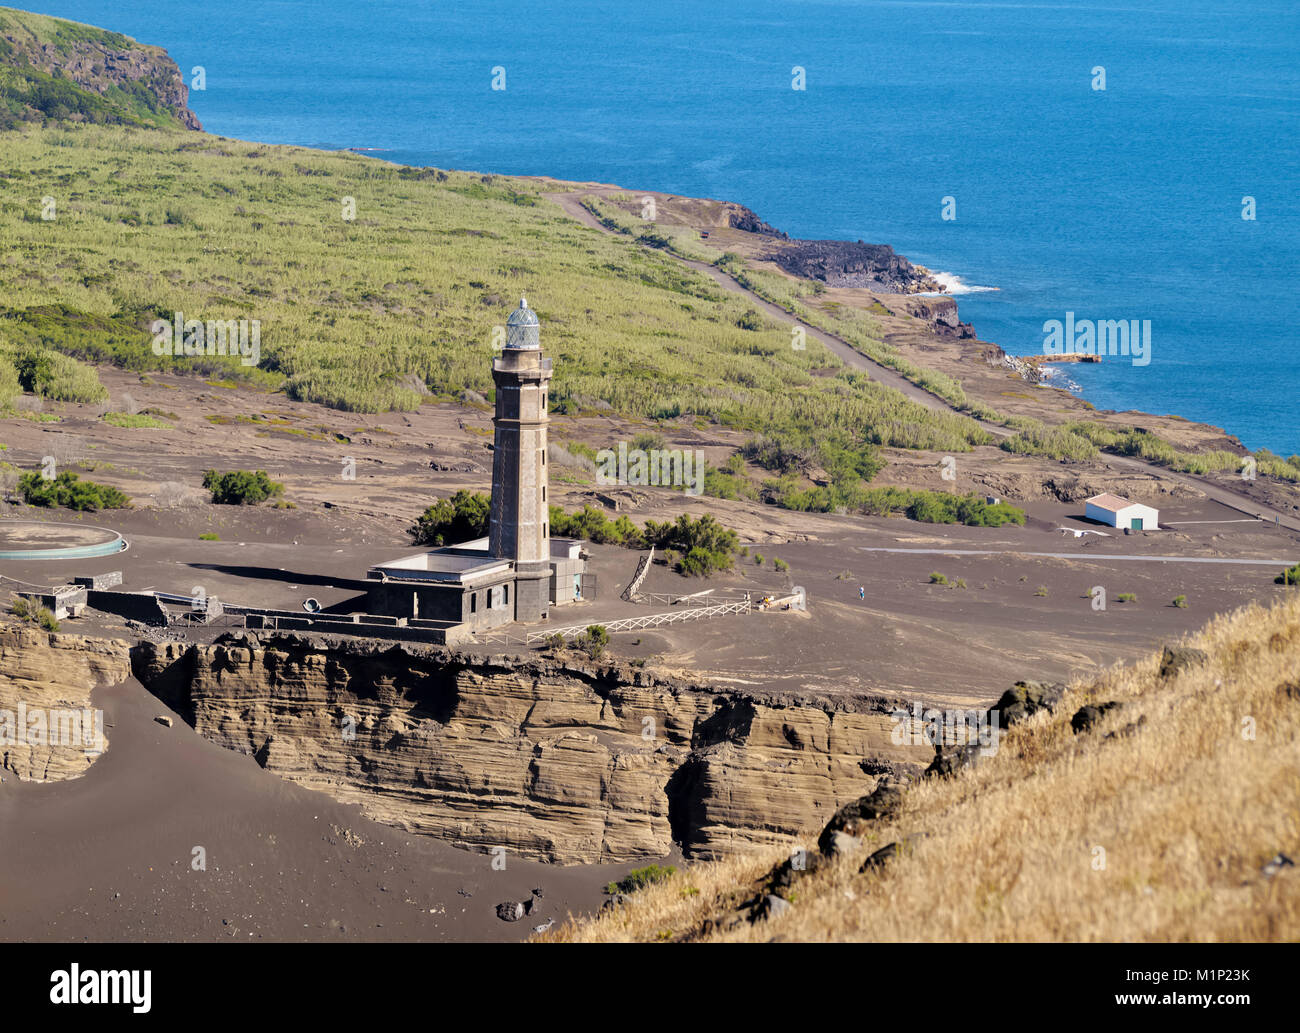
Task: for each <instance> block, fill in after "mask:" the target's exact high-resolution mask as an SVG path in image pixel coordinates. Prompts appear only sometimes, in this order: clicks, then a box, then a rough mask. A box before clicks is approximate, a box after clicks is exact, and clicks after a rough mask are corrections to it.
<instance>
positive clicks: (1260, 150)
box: [33, 0, 1300, 455]
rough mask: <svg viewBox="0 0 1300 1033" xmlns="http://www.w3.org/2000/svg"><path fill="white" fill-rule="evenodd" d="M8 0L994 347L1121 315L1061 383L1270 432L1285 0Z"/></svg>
mask: <svg viewBox="0 0 1300 1033" xmlns="http://www.w3.org/2000/svg"><path fill="white" fill-rule="evenodd" d="M33 2H34V3H36V7H37V9H39V10H40V11H41V12H42V13H46V14H53V15H58V16H60V17H65V18H72V19H75V20H78V21H84V22H90V23H92V24H95V25H100V26H103V27H105V28H109V29H114V30H117V31H119V32H124V33H126V34H127V35H130V36H134V37H136V38H137V39H140V40H141V41H144V42H148V43H154V44H158V45H160V46H163V47H165V48H166V49H167V50H168V51H169V52H170V53H171V55H172V56H173V57H174V58H175V59H176V60H177V62H178V63H179V64H180V66H181V68H182V70H183V71H184V73H185V74H186V77H187V78H189V76H190V72H191V69H193V68H194V67H195V66H202V67H203V69H204V72H205V75H206V88H205V89H204V90H202V91H194V92H192V93H191V101H190V103H191V107H192V108H193V109H194V111H195V112H196V113H197V114H198V116H199V118H200V119H201V120H202V121H203V124H204V127H205V128H206V129H207V130H209V131H210V132H213V133H218V134H221V135H225V136H233V137H239V138H242V139H248V140H258V141H266V142H271V143H291V144H302V145H305V146H309V147H321V148H343V147H371V148H381V149H382V150H379V151H377V152H376V156H378V157H383V158H387V159H391V160H393V161H399V162H406V163H411V164H421V165H437V166H440V167H444V168H446V167H451V168H463V169H478V170H482V171H489V172H499V173H522V174H546V175H552V176H556V177H559V178H563V179H573V180H596V181H601V182H608V183H618V184H620V185H623V186H626V187H628V188H631V189H647V190H649V189H653V190H661V191H667V192H673V193H679V194H686V195H696V196H707V197H717V198H723V199H727V200H732V201H737V202H740V203H742V204H745V205H748V206H749V207H751V208H753V209H754V210H755V211H756V212H758V214H759V215H760V216H761V217H762V218H764V219H766V220H767V221H768V222H771V223H773V224H774V225H776V226H778V227H780V228H782V229H784V230H786V231H788V232H789V233H790V234H792V235H795V236H800V237H816V238H825V237H836V238H847V239H853V240H857V239H862V240H865V241H868V242H873V243H875V242H880V243H888V244H892V245H893V246H894V247H895V248H896V249H897V250H898V251H899V252H901V253H902V254H904V255H906V256H908V257H909V258H911V259H912V260H914V261H917V262H920V263H922V264H923V265H926V266H928V267H929V268H930V269H932V270H935V271H941V272H944V273H948V274H951V275H953V276H955V277H957V278H958V283H959V286H958V288H957V289H959V290H960V289H962V288H961V286H960V285H964V286H965V287H966V288H979V287H996V288H997V290H996V291H993V290H974V289H972V290H970V291H969V292H968V293H960V294H958V302H959V304H960V307H961V313H962V317H963V318H964V319H966V320H968V321H970V322H973V323H974V325H975V329H976V331H977V333H978V334H979V336H980V337H981V338H983V339H985V340H990V341H994V342H996V343H998V344H1000V345H1001V346H1002V347H1004V348H1005V349H1007V350H1008V351H1010V352H1015V353H1018V354H1034V353H1039V352H1041V351H1042V348H1043V340H1044V326H1043V325H1044V323H1045V322H1047V321H1048V320H1053V319H1055V320H1064V319H1065V314H1066V313H1067V312H1073V313H1074V314H1075V315H1074V318H1075V319H1078V320H1083V319H1092V320H1135V319H1136V320H1150V322H1151V353H1150V361H1149V363H1147V364H1146V365H1136V364H1134V363H1133V362H1131V361H1130V360H1128V359H1123V358H1116V359H1111V360H1108V361H1105V362H1103V363H1101V364H1099V365H1075V366H1071V367H1068V373H1069V376H1070V377H1071V378H1072V379H1074V380H1075V381H1077V383H1078V386H1079V390H1080V391H1081V393H1082V394H1083V396H1084V397H1086V398H1087V399H1089V400H1090V401H1091V402H1093V403H1094V404H1096V405H1097V406H1098V407H1099V408H1107V409H1141V410H1144V411H1148V412H1155V413H1177V414H1180V415H1183V416H1186V417H1189V418H1192V419H1196V420H1204V421H1207V422H1210V423H1214V424H1216V425H1218V426H1222V427H1225V428H1226V429H1227V430H1229V431H1230V432H1232V433H1234V434H1236V435H1238V436H1239V437H1240V438H1241V439H1242V441H1243V442H1244V443H1245V444H1246V445H1248V446H1249V447H1251V448H1259V447H1267V448H1270V449H1272V450H1274V451H1276V452H1279V453H1281V454H1284V455H1289V454H1292V453H1297V452H1300V415H1297V397H1298V396H1300V355H1298V354H1297V348H1296V345H1297V325H1298V324H1300V306H1297V303H1296V300H1295V291H1294V288H1293V287H1292V285H1291V283H1290V281H1289V277H1290V276H1293V275H1296V273H1297V272H1298V271H1300V232H1298V231H1300V217H1298V213H1297V189H1296V188H1297V169H1300V161H1298V160H1297V149H1298V148H1300V60H1297V56H1296V55H1297V48H1298V46H1300V6H1297V5H1296V4H1295V2H1294V0H1269V2H1263V0H1261V2H1254V0H1131V2H1125V0H1113V2H1108V3H1072V2H1069V0H1062V2H1057V3H1051V2H1045V3H1015V2H987V3H985V2H960V0H954V2H889V0H744V2H700V0H659V2H657V3H655V4H646V5H641V4H635V3H608V2H598V0H569V2H566V3H563V4H560V3H555V4H538V3H524V2H520V0H479V2H475V3H459V4H457V3H450V2H437V0H317V2H310V0H255V2H254V0H217V2H214V3H208V4H177V3H174V2H164V0H39V2H37V0H33ZM796 68H798V69H802V76H803V86H804V87H805V88H804V89H801V90H800V89H794V88H792V86H793V85H794V84H795V79H796V76H797V75H798V73H797V72H795V71H794V70H795V69H796ZM494 69H501V70H503V72H498V73H497V74H498V75H500V74H504V77H505V86H506V88H505V89H504V90H493V89H491V84H492V79H493V75H494ZM1099 72H1100V76H1099ZM1101 76H1104V83H1102V81H1101V78H1100V77H1101ZM1099 84H1103V85H1104V87H1105V88H1104V89H1099V88H1096V87H1097V86H1098V85H1099ZM945 199H947V200H945ZM945 206H946V207H947V212H946V214H947V215H949V216H953V215H955V218H951V217H950V218H944V215H945ZM1243 213H1245V214H1247V215H1253V218H1243Z"/></svg>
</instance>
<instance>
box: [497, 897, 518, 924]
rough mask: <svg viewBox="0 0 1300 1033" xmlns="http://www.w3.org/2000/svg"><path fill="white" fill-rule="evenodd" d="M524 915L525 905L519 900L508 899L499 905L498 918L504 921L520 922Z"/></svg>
mask: <svg viewBox="0 0 1300 1033" xmlns="http://www.w3.org/2000/svg"><path fill="white" fill-rule="evenodd" d="M523 917H524V905H523V904H522V903H520V902H519V901H517V900H507V901H505V902H504V903H502V904H498V905H497V918H499V919H501V921H503V922H518V921H519V919H521V918H523Z"/></svg>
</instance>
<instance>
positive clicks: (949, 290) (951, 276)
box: [925, 273, 998, 297]
mask: <svg viewBox="0 0 1300 1033" xmlns="http://www.w3.org/2000/svg"><path fill="white" fill-rule="evenodd" d="M930 276H931V277H932V278H933V279H935V280H937V281H938V283H939V286H940V287H942V288H943V290H941V291H926V292H925V293H926V295H927V296H929V297H938V296H939V295H940V294H949V295H951V294H977V293H980V292H983V291H995V290H998V288H997V287H981V286H979V285H978V284H973V283H963V282H962V279H961V277H960V276H958V275H957V274H956V273H931V274H930Z"/></svg>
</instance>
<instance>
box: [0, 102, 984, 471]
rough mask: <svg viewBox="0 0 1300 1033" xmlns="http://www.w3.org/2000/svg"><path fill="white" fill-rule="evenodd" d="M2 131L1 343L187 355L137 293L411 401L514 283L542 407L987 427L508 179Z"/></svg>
mask: <svg viewBox="0 0 1300 1033" xmlns="http://www.w3.org/2000/svg"><path fill="white" fill-rule="evenodd" d="M0 141H2V142H3V155H4V157H3V159H0V162H2V164H0V178H2V179H3V181H4V186H5V201H4V203H3V206H2V207H0V235H3V243H4V245H5V246H4V256H3V259H0V292H2V293H3V297H4V299H5V307H4V308H3V309H2V310H0V340H7V341H8V342H10V344H11V345H15V346H44V347H48V348H52V349H55V350H58V351H60V352H63V353H65V354H70V355H73V356H76V357H79V358H82V359H86V360H90V361H95V362H112V363H116V364H118V365H122V366H125V367H128V368H132V369H141V370H143V369H150V368H156V367H159V366H160V365H172V364H175V365H176V366H177V367H178V368H195V369H201V368H203V365H204V364H203V363H197V362H196V361H195V360H193V359H185V358H180V359H176V360H172V359H159V358H157V357H156V356H155V355H153V353H152V351H151V349H150V337H149V334H148V333H147V332H145V329H144V328H145V327H146V326H147V325H148V322H149V321H150V320H151V319H152V318H153V317H154V315H155V314H162V315H163V316H165V317H167V318H170V316H171V314H172V313H173V312H175V311H182V312H184V313H185V314H186V316H187V318H200V319H205V320H206V319H231V318H236V319H237V318H249V319H258V320H260V322H261V333H262V364H261V366H262V370H263V371H264V372H266V373H269V374H270V375H271V376H272V377H274V378H278V379H280V380H281V381H282V383H283V386H284V390H285V391H286V392H287V393H288V394H289V396H290V397H293V398H299V399H308V400H313V401H320V402H323V403H325V404H327V405H331V406H335V407H339V408H344V409H355V410H364V411H380V410H385V409H410V408H413V407H415V406H418V405H419V404H421V402H422V401H423V400H427V398H428V397H429V395H430V393H431V396H432V397H433V398H440V399H454V398H456V397H458V396H459V394H460V393H461V392H462V391H465V390H471V391H475V392H479V393H480V394H484V395H490V392H491V379H490V375H489V372H488V358H489V357H490V355H491V347H492V335H493V331H494V328H495V327H496V326H498V325H500V324H501V323H502V322H503V321H504V319H505V317H506V315H507V314H508V311H509V309H510V308H511V307H513V306H514V305H515V304H517V302H518V298H519V295H520V294H521V293H526V294H527V295H528V297H529V301H530V303H531V304H532V305H533V306H534V307H535V308H536V309H537V310H538V312H539V314H540V316H541V318H542V320H543V339H544V342H545V346H546V348H547V349H548V351H549V352H550V353H551V354H553V355H555V356H556V359H557V362H556V376H555V381H554V388H553V392H552V405H553V406H554V407H556V408H558V409H559V410H561V411H567V412H599V411H608V410H613V411H617V412H619V413H623V414H627V415H631V416H636V417H642V418H649V419H661V418H662V419H668V418H674V417H678V416H685V417H687V418H688V419H694V420H699V421H706V422H707V421H717V422H719V423H722V424H726V425H730V426H735V427H741V428H747V429H751V430H754V431H756V432H767V433H775V432H790V431H792V430H795V429H802V430H803V431H805V432H807V433H809V434H816V435H818V436H821V437H823V438H824V437H827V436H830V437H838V438H842V439H844V440H845V441H846V442H849V443H862V442H870V443H880V444H889V445H898V446H901V447H910V448H931V449H942V450H945V451H962V450H966V449H968V448H969V447H970V445H971V443H976V442H985V441H987V440H988V435H987V434H986V433H985V432H984V431H982V430H981V429H980V428H979V427H977V426H976V425H975V424H974V423H973V422H972V421H971V420H969V419H966V418H964V417H961V416H952V415H942V414H936V413H933V412H930V411H928V410H926V409H925V408H924V407H922V406H919V405H916V404H914V403H912V402H909V401H907V400H906V399H904V398H903V397H902V396H901V395H900V394H898V393H897V392H895V391H893V390H891V389H887V388H883V387H880V386H878V385H875V384H873V383H871V382H870V381H869V380H868V379H867V378H866V377H864V376H861V375H857V374H854V373H850V372H846V371H845V370H844V369H843V367H842V366H841V364H840V363H839V360H838V359H836V358H834V357H833V356H831V355H830V354H829V353H828V352H826V351H825V350H824V349H822V348H821V347H820V346H819V345H817V344H816V343H815V342H809V344H808V347H807V348H806V350H796V349H794V348H792V347H791V335H790V329H789V327H788V326H784V325H777V324H775V323H773V322H769V321H766V320H763V319H759V320H757V321H755V320H754V318H752V317H753V313H751V312H749V311H748V309H747V306H746V305H745V303H744V301H743V299H739V298H736V297H734V296H730V295H728V294H726V293H725V292H723V291H721V290H720V289H718V288H717V286H716V285H715V284H713V283H712V282H711V281H710V280H708V279H707V278H706V277H704V276H702V275H700V274H696V273H694V272H692V271H690V270H685V269H683V268H682V267H681V266H680V265H679V264H678V263H676V262H675V261H674V260H672V259H671V258H669V257H667V256H664V255H661V254H659V253H657V252H654V251H652V250H649V249H646V248H644V247H641V246H638V245H637V244H635V243H634V242H632V241H630V240H620V239H617V238H613V237H609V236H607V235H604V234H599V233H596V232H593V231H591V230H587V229H584V228H582V227H580V226H578V225H576V224H574V223H573V221H572V220H570V219H568V218H567V217H565V216H564V215H563V214H562V213H560V212H559V210H558V209H557V208H556V207H555V206H554V205H552V204H550V203H549V202H547V201H545V200H544V199H543V198H542V197H541V196H540V193H539V188H538V187H537V186H536V185H535V184H532V183H530V182H527V181H524V180H514V179H509V178H505V177H494V176H480V175H477V174H472V173H458V172H441V171H438V170H434V169H411V168H400V167H396V166H392V165H389V164H386V163H383V162H379V161H375V160H373V159H369V158H364V157H360V156H357V155H351V154H326V153H321V152H314V151H308V150H304V149H300V148H291V147H270V146H263V145H253V144H246V143H240V142H236V141H231V140H225V139H220V138H215V137H210V136H203V137H198V136H195V135H194V134H181V133H168V132H151V131H139V130H134V129H123V128H110V127H94V126H85V127H77V128H71V129H68V128H42V129H35V128H27V129H24V130H20V131H15V132H10V133H7V134H4V135H3V137H0ZM46 196H52V197H54V198H55V199H56V201H57V203H58V208H57V218H55V219H54V220H50V221H46V220H43V219H42V218H41V214H40V213H41V204H42V198H43V197H46ZM345 198H353V199H355V205H356V213H355V218H354V219H351V220H348V219H345V218H344V207H343V204H344V199H345ZM228 369H229V372H230V373H231V374H233V375H241V374H244V373H246V370H244V368H243V367H240V366H238V365H237V364H234V363H230V364H228ZM0 383H3V377H0Z"/></svg>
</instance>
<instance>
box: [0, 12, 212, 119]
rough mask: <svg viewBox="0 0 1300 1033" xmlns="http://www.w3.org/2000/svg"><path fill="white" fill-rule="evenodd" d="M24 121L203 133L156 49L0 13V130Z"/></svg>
mask: <svg viewBox="0 0 1300 1033" xmlns="http://www.w3.org/2000/svg"><path fill="white" fill-rule="evenodd" d="M31 121H69V122H98V123H107V124H124V125H137V126H153V127H158V128H164V127H176V126H179V127H183V128H185V129H193V130H202V128H203V126H202V125H201V124H200V122H199V119H198V116H196V115H195V114H194V112H192V111H191V110H190V109H189V88H188V87H187V86H186V84H185V80H184V77H183V76H182V75H181V71H180V68H178V67H177V65H176V62H175V61H173V60H172V59H171V57H169V56H168V54H167V52H166V51H165V50H163V49H162V48H161V47H153V46H146V45H144V44H141V43H137V42H136V41H135V40H133V39H131V38H130V37H128V36H123V35H121V34H120V33H116V32H108V31H106V30H103V29H97V28H94V27H92V26H89V25H81V24H79V23H77V22H68V21H63V20H61V19H57V18H47V17H44V16H42V15H38V14H30V13H28V12H26V11H15V10H12V9H10V8H0V128H9V127H11V126H12V125H14V124H16V123H17V122H31Z"/></svg>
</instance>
